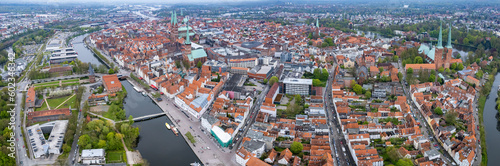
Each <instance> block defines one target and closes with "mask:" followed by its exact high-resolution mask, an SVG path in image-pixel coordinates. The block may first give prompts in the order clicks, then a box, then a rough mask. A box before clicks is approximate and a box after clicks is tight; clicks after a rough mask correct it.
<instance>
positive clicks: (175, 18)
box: [174, 10, 177, 25]
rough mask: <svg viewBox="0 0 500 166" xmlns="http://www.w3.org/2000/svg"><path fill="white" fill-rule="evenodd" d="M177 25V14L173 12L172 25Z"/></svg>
mask: <svg viewBox="0 0 500 166" xmlns="http://www.w3.org/2000/svg"><path fill="white" fill-rule="evenodd" d="M175 24H177V13H176V12H175V10H174V25H175Z"/></svg>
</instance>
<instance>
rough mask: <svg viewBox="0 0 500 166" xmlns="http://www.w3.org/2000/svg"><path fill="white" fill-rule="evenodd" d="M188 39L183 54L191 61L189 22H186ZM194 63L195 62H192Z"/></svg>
mask: <svg viewBox="0 0 500 166" xmlns="http://www.w3.org/2000/svg"><path fill="white" fill-rule="evenodd" d="M186 29H187V30H186V41H184V48H183V54H182V55H183V56H184V59H185V60H187V61H189V57H188V56H189V54H191V40H189V24H188V23H187V22H186ZM191 65H193V64H191Z"/></svg>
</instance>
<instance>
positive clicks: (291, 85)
mask: <svg viewBox="0 0 500 166" xmlns="http://www.w3.org/2000/svg"><path fill="white" fill-rule="evenodd" d="M311 88H312V79H299V78H285V80H283V91H284V92H285V94H291V95H296V94H299V95H310V94H311Z"/></svg>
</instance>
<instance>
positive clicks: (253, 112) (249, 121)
mask: <svg viewBox="0 0 500 166" xmlns="http://www.w3.org/2000/svg"><path fill="white" fill-rule="evenodd" d="M268 91H269V86H266V88H265V89H264V90H263V91H262V92H261V93H260V95H259V96H257V99H256V101H255V103H254V105H253V106H252V108H251V109H250V112H249V115H250V117H249V118H247V119H246V120H245V122H244V123H243V128H244V129H243V132H239V133H238V134H236V136H235V140H236V143H235V144H234V146H232V150H233V151H235V152H236V151H237V150H238V147H240V144H241V141H242V140H243V139H241V138H242V137H243V136H246V135H247V133H248V130H249V129H250V128H251V127H252V124H253V123H254V122H255V118H256V117H257V114H258V113H259V110H260V106H261V105H262V102H264V98H265V97H266V94H267V92H268ZM234 147H236V148H234Z"/></svg>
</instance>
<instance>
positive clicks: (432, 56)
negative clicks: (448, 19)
mask: <svg viewBox="0 0 500 166" xmlns="http://www.w3.org/2000/svg"><path fill="white" fill-rule="evenodd" d="M418 53H419V54H424V59H425V60H426V61H427V62H429V63H430V64H406V66H405V68H406V69H408V68H412V69H413V70H414V71H419V70H438V69H439V68H441V67H442V68H444V69H446V68H450V66H451V64H453V63H462V60H461V59H454V58H452V53H453V47H452V46H451V24H450V27H449V31H448V43H447V44H446V47H443V30H442V25H440V26H439V38H438V43H437V45H436V46H434V47H433V46H427V45H425V44H422V45H420V47H419V49H418Z"/></svg>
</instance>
